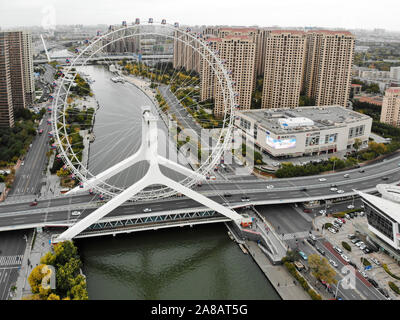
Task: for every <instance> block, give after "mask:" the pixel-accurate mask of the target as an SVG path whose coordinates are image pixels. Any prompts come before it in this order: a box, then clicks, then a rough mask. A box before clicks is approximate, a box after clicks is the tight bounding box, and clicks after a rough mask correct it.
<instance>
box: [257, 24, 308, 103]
mask: <svg viewBox="0 0 400 320" xmlns="http://www.w3.org/2000/svg"><path fill="white" fill-rule="evenodd" d="M305 50H306V34H305V33H304V32H303V31H297V30H273V31H271V32H270V34H269V36H267V37H266V38H265V54H264V56H265V58H264V87H263V95H262V103H261V106H262V108H295V107H298V105H299V98H300V91H301V85H302V77H303V70H304V60H305Z"/></svg>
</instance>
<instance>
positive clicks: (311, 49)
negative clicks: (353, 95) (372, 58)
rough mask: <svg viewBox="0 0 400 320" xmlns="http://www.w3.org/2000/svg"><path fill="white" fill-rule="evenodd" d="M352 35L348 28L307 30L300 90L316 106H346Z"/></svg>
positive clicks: (349, 84)
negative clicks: (312, 100) (304, 63)
mask: <svg viewBox="0 0 400 320" xmlns="http://www.w3.org/2000/svg"><path fill="white" fill-rule="evenodd" d="M354 43H355V37H354V35H353V34H352V33H350V32H348V31H328V30H316V31H314V30H313V31H309V32H307V51H306V69H305V73H304V79H303V89H304V92H305V94H306V95H307V96H309V97H311V98H313V99H314V100H315V105H316V106H325V105H340V106H343V107H346V106H347V101H348V98H349V94H350V88H351V70H352V65H353V56H354Z"/></svg>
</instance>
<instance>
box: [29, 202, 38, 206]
mask: <svg viewBox="0 0 400 320" xmlns="http://www.w3.org/2000/svg"><path fill="white" fill-rule="evenodd" d="M37 204H38V203H37V201H33V202H31V203H30V206H31V207H33V206H37Z"/></svg>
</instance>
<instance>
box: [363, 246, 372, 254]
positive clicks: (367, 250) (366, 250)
mask: <svg viewBox="0 0 400 320" xmlns="http://www.w3.org/2000/svg"><path fill="white" fill-rule="evenodd" d="M363 251H364V253H370V252H371V250H370V249H369V248H368V247H367V248H365V249H364V250H363Z"/></svg>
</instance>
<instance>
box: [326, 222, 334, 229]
mask: <svg viewBox="0 0 400 320" xmlns="http://www.w3.org/2000/svg"><path fill="white" fill-rule="evenodd" d="M330 227H332V223H330V222H327V223H325V224H324V229H328V228H330Z"/></svg>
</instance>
